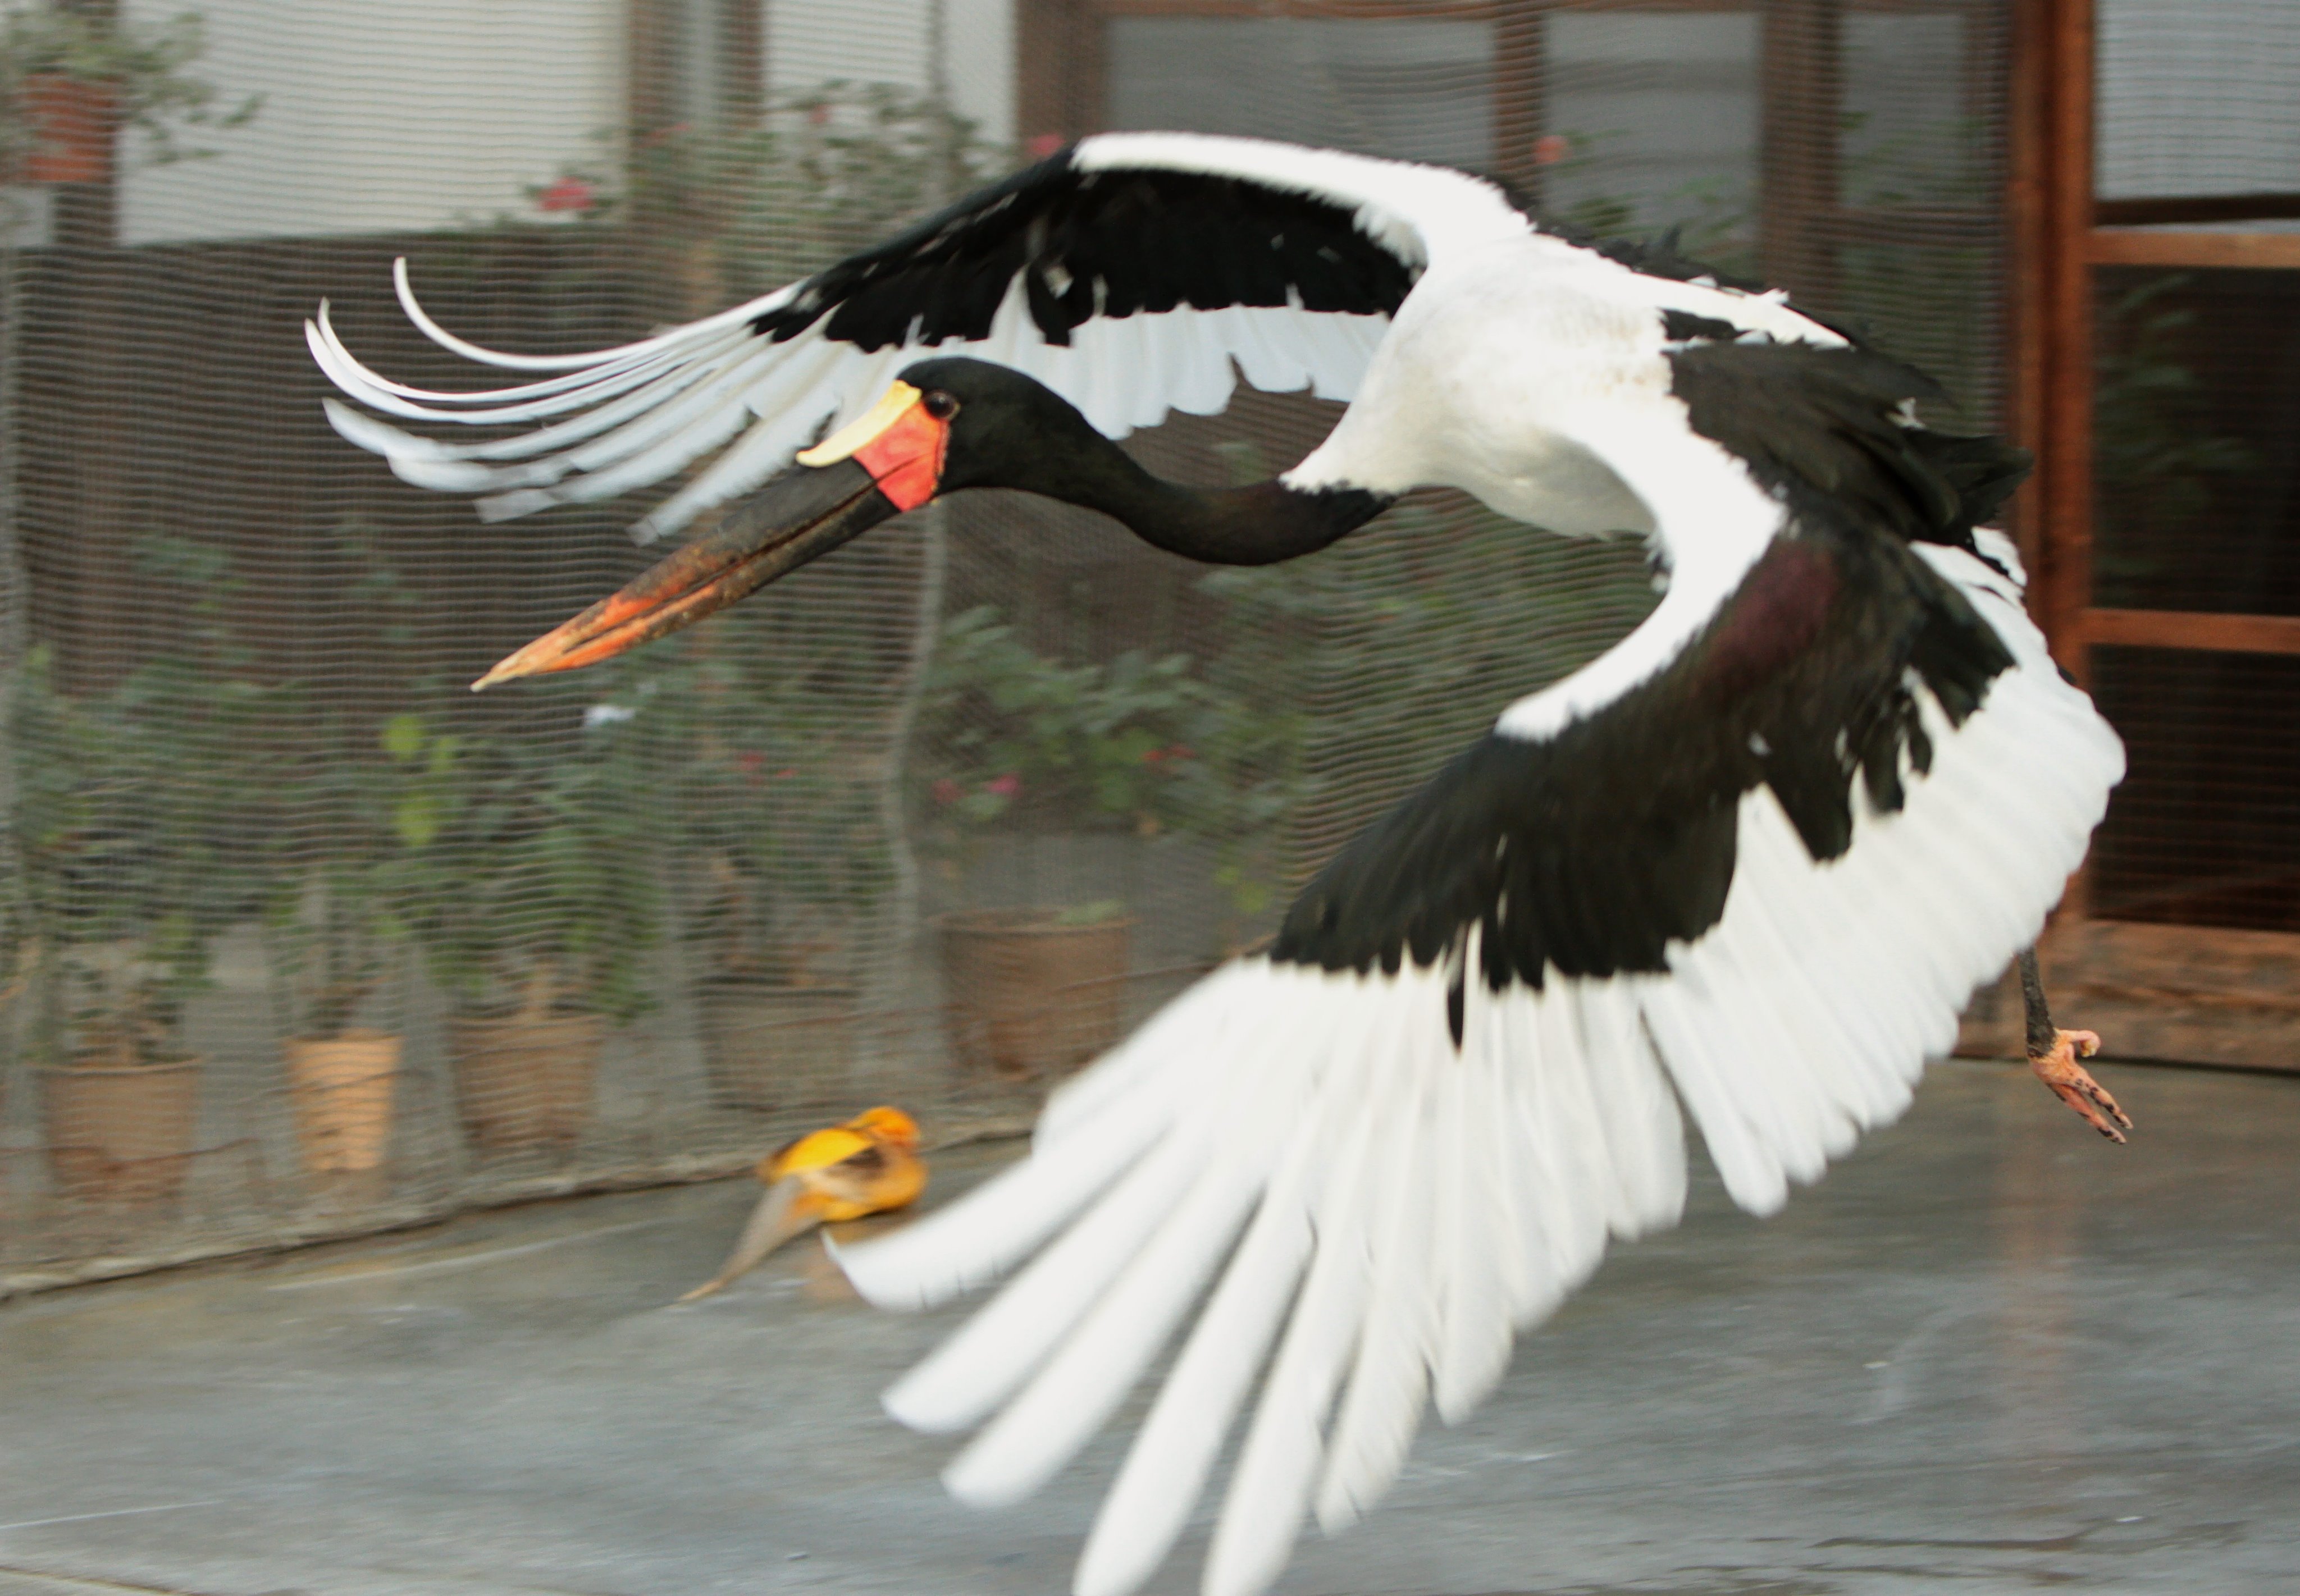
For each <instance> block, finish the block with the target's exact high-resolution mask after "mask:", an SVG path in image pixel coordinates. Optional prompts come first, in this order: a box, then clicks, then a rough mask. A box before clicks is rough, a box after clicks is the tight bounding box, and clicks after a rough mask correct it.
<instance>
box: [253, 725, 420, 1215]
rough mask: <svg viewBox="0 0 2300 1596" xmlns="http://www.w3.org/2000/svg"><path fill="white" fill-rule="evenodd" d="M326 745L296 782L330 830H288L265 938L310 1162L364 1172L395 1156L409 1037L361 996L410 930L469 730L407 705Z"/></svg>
mask: <svg viewBox="0 0 2300 1596" xmlns="http://www.w3.org/2000/svg"><path fill="white" fill-rule="evenodd" d="M318 746H319V748H320V749H321V752H320V755H319V757H318V758H317V759H316V760H315V761H313V763H312V766H311V768H310V769H309V771H308V773H307V774H306V776H305V777H304V780H303V781H302V783H301V784H300V785H299V788H298V791H297V792H296V797H297V799H298V800H299V801H300V802H299V804H298V807H299V809H300V810H301V812H302V813H303V815H304V818H305V821H306V825H307V826H309V825H312V824H313V823H314V822H316V825H317V828H318V829H319V831H320V832H321V835H322V837H323V838H324V840H323V842H322V843H321V846H320V849H319V851H318V852H317V853H316V854H312V853H309V852H306V851H305V849H306V844H305V840H304V839H305V835H306V833H304V832H301V831H298V832H296V833H291V834H288V835H291V836H293V838H294V845H293V848H292V851H289V852H286V853H285V855H284V856H283V857H282V858H281V859H280V860H279V873H278V882H279V885H278V889H277V890H276V891H275V893H274V894H273V897H272V902H271V904H270V905H269V906H268V908H267V912H266V914H265V916H264V942H265V946H266V951H267V952H268V955H269V959H270V962H271V974H272V982H271V990H272V993H273V994H274V997H275V999H276V1001H278V1002H279V1004H280V1007H281V1010H282V1013H281V1016H280V1019H281V1024H280V1030H281V1033H282V1035H283V1040H282V1042H281V1043H280V1052H281V1056H282V1058H283V1060H284V1061H285V1063H286V1066H287V1088H288V1101H289V1102H290V1104H291V1106H292V1108H293V1111H294V1116H295V1123H296V1141H297V1143H298V1146H299V1147H300V1149H301V1151H302V1155H303V1160H304V1168H305V1169H306V1170H307V1171H309V1172H310V1173H311V1174H312V1175H313V1176H317V1177H320V1178H322V1179H328V1180H335V1179H338V1178H341V1179H346V1180H349V1181H352V1182H354V1183H361V1182H366V1181H371V1180H372V1179H374V1178H376V1177H377V1176H378V1172H379V1170H380V1169H381V1168H382V1167H383V1162H384V1154H385V1151H386V1149H387V1146H388V1144H389V1142H390V1138H391V1126H392V1110H393V1102H394V1098H395V1096H396V1084H397V1077H398V1073H399V1064H400V1055H401V1052H402V1046H403V1040H404V1039H403V1037H402V1036H401V1035H400V1034H399V1033H398V1032H397V1031H393V1030H385V1029H381V1028H379V1027H373V1026H366V1025H362V1024H360V1023H359V1021H360V1018H361V1010H362V1008H363V1007H364V1006H365V1005H366V1004H367V1002H368V1000H369V999H370V998H371V996H372V995H373V994H374V993H375V992H376V990H377V988H378V987H379V986H380V985H382V984H383V982H384V980H385V979H386V977H387V976H389V975H390V973H391V971H392V969H393V968H394V965H395V963H396V960H397V958H398V956H399V954H400V952H401V951H402V950H403V949H404V948H405V947H406V946H407V944H408V942H409V940H410V937H409V927H408V922H407V905H408V899H409V897H410V894H412V893H413V892H414V891H415V890H416V888H417V887H418V886H419V885H421V883H422V882H423V879H424V869H425V866H426V863H427V860H425V859H424V857H423V854H424V851H425V850H427V849H429V847H430V846H431V844H433V843H434V842H435V841H436V840H437V836H438V834H439V828H440V825H441V819H442V815H443V812H444V811H445V810H446V794H445V792H444V789H445V788H446V786H447V784H449V783H450V782H451V781H452V780H453V778H454V766H455V757H456V752H457V747H458V742H457V739H455V738H454V737H452V736H433V735H431V734H430V732H429V728H428V726H427V724H426V722H425V721H424V719H423V718H422V717H421V716H419V715H414V714H408V713H401V714H396V715H392V716H388V717H387V718H386V719H383V721H382V722H381V723H380V724H379V725H378V726H376V727H374V728H373V729H372V731H371V734H370V735H369V736H363V737H362V736H353V737H349V738H337V737H325V736H323V737H321V738H320V739H318Z"/></svg>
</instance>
